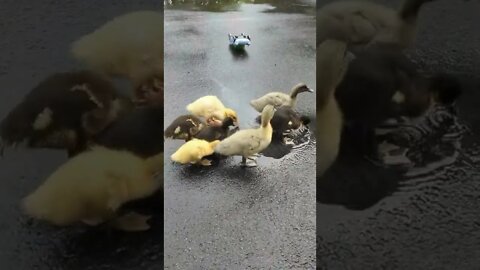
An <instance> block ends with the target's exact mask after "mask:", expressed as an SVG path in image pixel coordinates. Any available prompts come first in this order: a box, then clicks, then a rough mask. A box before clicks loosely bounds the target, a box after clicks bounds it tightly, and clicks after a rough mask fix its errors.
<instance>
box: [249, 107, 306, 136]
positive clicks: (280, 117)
mask: <svg viewBox="0 0 480 270" xmlns="http://www.w3.org/2000/svg"><path fill="white" fill-rule="evenodd" d="M260 118H261V117H260V116H258V117H257V118H256V119H255V121H256V122H257V123H260V121H261V119H260ZM309 122H310V119H309V118H308V117H306V116H303V115H300V114H299V113H297V112H296V111H294V110H293V109H292V107H290V106H281V107H278V108H277V111H276V112H275V114H274V115H273V118H272V120H270V124H271V125H272V129H273V135H274V136H276V137H281V136H283V133H284V132H286V131H288V130H293V129H297V128H299V127H300V126H301V125H302V124H305V125H306V124H308V123H309Z"/></svg>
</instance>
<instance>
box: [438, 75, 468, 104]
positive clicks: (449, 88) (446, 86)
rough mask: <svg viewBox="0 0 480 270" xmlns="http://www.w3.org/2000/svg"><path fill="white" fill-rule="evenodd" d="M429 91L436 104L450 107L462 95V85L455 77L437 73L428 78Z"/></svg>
mask: <svg viewBox="0 0 480 270" xmlns="http://www.w3.org/2000/svg"><path fill="white" fill-rule="evenodd" d="M430 91H432V92H433V93H434V94H435V100H436V101H437V102H438V103H440V104H442V105H451V104H452V103H454V102H455V101H456V100H457V99H458V98H459V97H460V96H461V95H462V85H461V84H460V81H459V80H458V79H457V78H456V77H454V76H452V75H449V74H445V73H438V74H435V75H434V76H432V77H431V78H430Z"/></svg>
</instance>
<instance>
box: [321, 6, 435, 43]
mask: <svg viewBox="0 0 480 270" xmlns="http://www.w3.org/2000/svg"><path fill="white" fill-rule="evenodd" d="M431 1H434V0H404V2H403V5H402V7H401V8H400V9H399V10H394V9H391V8H387V7H385V6H382V5H379V4H376V3H373V2H370V1H335V2H332V3H330V4H327V5H325V6H323V7H322V8H320V9H319V10H318V11H317V45H318V44H320V43H322V42H323V41H325V40H327V39H337V40H342V41H344V42H346V43H348V44H349V45H350V44H351V45H360V46H369V45H373V44H376V43H379V42H380V43H390V44H394V45H395V46H397V47H399V48H402V49H404V48H407V47H409V46H410V45H411V44H412V43H413V41H414V40H415V36H416V31H417V17H418V13H419V11H420V8H421V7H422V5H423V4H425V3H427V2H431Z"/></svg>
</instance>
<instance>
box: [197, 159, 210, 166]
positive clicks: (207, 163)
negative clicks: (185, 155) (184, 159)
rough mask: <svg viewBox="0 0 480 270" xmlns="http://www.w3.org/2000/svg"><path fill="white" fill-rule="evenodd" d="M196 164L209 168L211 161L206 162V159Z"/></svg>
mask: <svg viewBox="0 0 480 270" xmlns="http://www.w3.org/2000/svg"><path fill="white" fill-rule="evenodd" d="M198 164H200V165H202V166H211V165H212V161H211V160H208V159H202V160H200V161H199V162H198Z"/></svg>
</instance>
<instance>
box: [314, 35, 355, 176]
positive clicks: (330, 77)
mask: <svg viewBox="0 0 480 270" xmlns="http://www.w3.org/2000/svg"><path fill="white" fill-rule="evenodd" d="M348 61H349V60H348V57H347V44H346V43H345V42H342V41H337V40H326V41H324V42H322V43H321V44H320V45H319V46H317V100H316V103H317V119H316V120H317V128H316V139H317V177H321V176H322V175H323V174H324V173H325V171H326V170H327V169H328V168H329V167H330V166H331V165H332V164H333V162H334V161H335V160H336V159H337V156H338V151H339V147H340V138H341V133H342V127H343V116H342V112H341V110H340V108H339V106H338V103H337V100H336V99H335V90H336V88H337V86H338V84H339V83H340V81H341V80H342V79H343V76H344V74H345V72H346V70H347V68H348Z"/></svg>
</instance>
